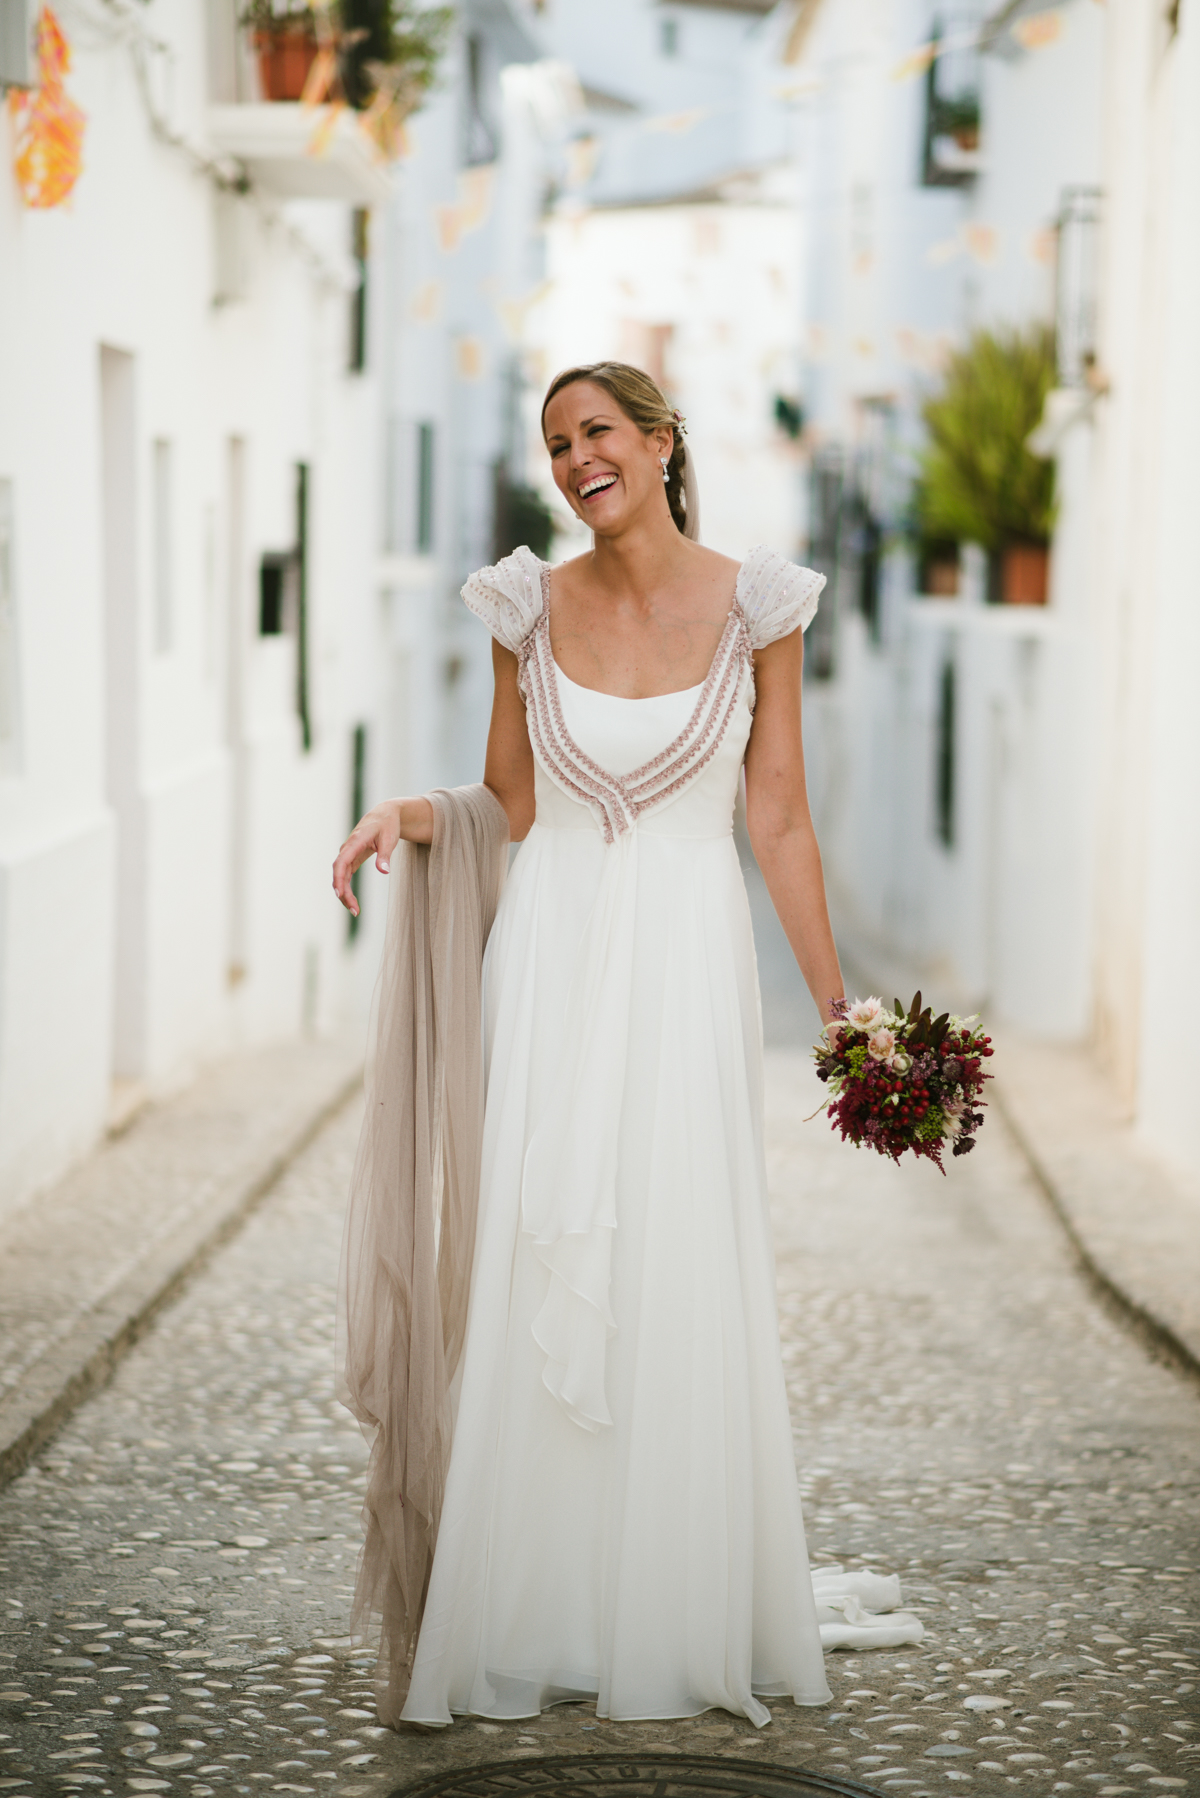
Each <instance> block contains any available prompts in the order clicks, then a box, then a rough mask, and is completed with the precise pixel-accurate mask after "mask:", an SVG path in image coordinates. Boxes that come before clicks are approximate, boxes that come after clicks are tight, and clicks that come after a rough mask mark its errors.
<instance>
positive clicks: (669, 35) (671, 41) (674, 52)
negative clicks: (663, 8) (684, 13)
mask: <svg viewBox="0 0 1200 1798" xmlns="http://www.w3.org/2000/svg"><path fill="white" fill-rule="evenodd" d="M658 47H659V49H660V50H661V52H662V54H663V55H664V56H678V55H679V20H678V19H660V20H659V21H658Z"/></svg>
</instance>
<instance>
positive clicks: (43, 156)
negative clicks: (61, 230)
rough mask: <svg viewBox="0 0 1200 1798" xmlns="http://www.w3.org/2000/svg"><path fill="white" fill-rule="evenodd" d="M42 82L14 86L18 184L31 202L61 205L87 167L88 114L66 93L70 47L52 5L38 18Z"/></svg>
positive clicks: (10, 103) (12, 109)
mask: <svg viewBox="0 0 1200 1798" xmlns="http://www.w3.org/2000/svg"><path fill="white" fill-rule="evenodd" d="M37 60H38V85H37V87H36V88H34V89H32V90H29V89H24V88H15V87H14V88H10V89H9V95H8V106H9V111H10V113H11V114H12V121H13V135H14V138H15V141H16V157H15V162H14V166H15V169H16V176H17V186H18V187H19V188H20V190H21V197H22V199H23V200H24V201H25V204H26V205H27V206H34V207H39V208H46V207H50V206H61V204H62V202H63V201H64V200H65V199H66V198H67V195H68V194H69V193H70V192H71V189H72V188H73V187H74V186H75V183H76V182H77V181H78V179H79V175H80V171H81V169H82V168H83V128H84V123H85V119H84V114H83V113H82V112H81V111H80V109H79V107H78V106H76V104H75V102H74V101H73V100H72V99H70V98H69V97H68V95H67V92H66V89H65V88H64V87H63V76H64V75H66V74H67V73H68V71H69V70H70V67H71V47H70V45H69V44H68V43H67V40H66V37H65V36H64V35H63V29H62V26H61V25H60V24H59V22H58V20H57V19H56V18H55V16H54V14H53V12H52V11H51V10H50V8H49V7H48V6H43V7H42V9H41V11H40V13H39V14H38V22H37Z"/></svg>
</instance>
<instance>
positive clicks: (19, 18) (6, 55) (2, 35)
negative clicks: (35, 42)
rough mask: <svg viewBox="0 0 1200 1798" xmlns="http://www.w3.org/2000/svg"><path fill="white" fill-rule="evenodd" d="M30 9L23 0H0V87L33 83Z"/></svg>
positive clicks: (30, 85)
mask: <svg viewBox="0 0 1200 1798" xmlns="http://www.w3.org/2000/svg"><path fill="white" fill-rule="evenodd" d="M31 24H32V9H31V8H30V7H29V6H28V5H27V4H26V0H0V88H4V87H32V86H34V85H36V76H35V73H34V69H33V58H32V57H31V55H30V54H29V51H30V44H31V40H32V37H33V33H32V30H31Z"/></svg>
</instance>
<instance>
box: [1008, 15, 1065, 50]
mask: <svg viewBox="0 0 1200 1798" xmlns="http://www.w3.org/2000/svg"><path fill="white" fill-rule="evenodd" d="M1009 29H1010V30H1011V32H1012V34H1013V36H1014V37H1015V38H1016V40H1017V42H1018V44H1020V46H1021V48H1022V50H1044V49H1045V48H1046V46H1047V45H1048V44H1056V43H1057V42H1058V40H1059V38H1060V37H1061V36H1062V34H1063V16H1062V14H1061V12H1038V13H1032V14H1030V15H1029V16H1028V17H1026V18H1024V19H1017V20H1015V21H1014V22H1013V24H1012V25H1011V26H1010V27H1009Z"/></svg>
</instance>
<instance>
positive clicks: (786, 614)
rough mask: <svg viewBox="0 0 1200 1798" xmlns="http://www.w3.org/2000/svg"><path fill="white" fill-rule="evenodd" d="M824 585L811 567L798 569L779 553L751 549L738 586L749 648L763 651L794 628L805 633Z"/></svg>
mask: <svg viewBox="0 0 1200 1798" xmlns="http://www.w3.org/2000/svg"><path fill="white" fill-rule="evenodd" d="M824 585H825V576H824V575H823V574H818V573H817V572H816V570H815V569H814V568H798V567H797V565H796V564H795V562H789V561H788V559H787V557H786V556H781V555H780V554H779V552H778V550H774V549H764V548H762V547H760V548H758V549H752V550H751V551H750V554H749V555H748V556H747V557H746V560H745V561H744V562H743V563H742V566H741V569H740V570H739V573H738V583H737V595H738V600H739V602H740V604H741V608H742V611H743V612H744V614H745V617H746V623H747V626H748V627H749V631H750V645H751V648H752V649H764V648H765V647H766V645H767V644H768V643H774V642H775V641H776V640H777V638H779V637H786V636H789V635H790V633H791V632H792V631H794V630H795V629H796V628H797V627H799V629H801V630H807V629H808V627H809V625H810V624H811V622H812V618H813V614H814V612H815V611H816V609H817V600H818V599H819V598H820V594H821V589H822V587H823V586H824Z"/></svg>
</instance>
